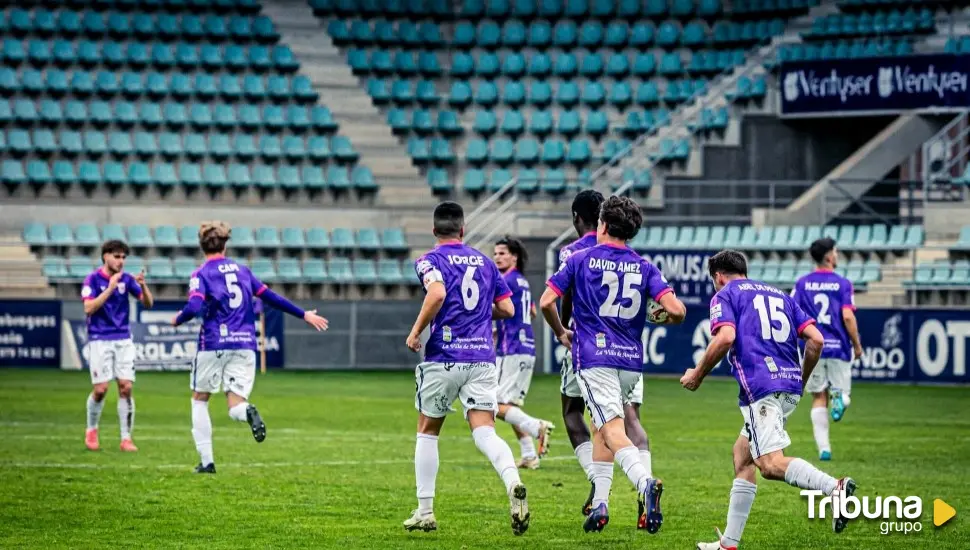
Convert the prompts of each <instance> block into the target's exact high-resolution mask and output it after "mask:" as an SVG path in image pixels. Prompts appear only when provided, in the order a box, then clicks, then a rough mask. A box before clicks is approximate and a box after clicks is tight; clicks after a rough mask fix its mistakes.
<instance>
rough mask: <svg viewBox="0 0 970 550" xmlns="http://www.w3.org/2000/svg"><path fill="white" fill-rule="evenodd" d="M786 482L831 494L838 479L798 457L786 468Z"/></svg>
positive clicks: (801, 487)
mask: <svg viewBox="0 0 970 550" xmlns="http://www.w3.org/2000/svg"><path fill="white" fill-rule="evenodd" d="M785 483H788V484H789V485H794V486H795V487H798V488H800V489H812V490H815V491H822V493H824V494H826V495H830V494H832V491H834V490H835V486H836V485H837V484H838V481H837V480H836V479H835V478H834V477H832V476H830V475H828V474H827V473H825V472H823V471H822V470H819V469H818V468H816V467H815V466H812V465H811V464H809V463H808V462H805V461H804V460H802V459H800V458H796V459H793V460H792V461H791V462H790V463H789V464H788V469H787V470H785Z"/></svg>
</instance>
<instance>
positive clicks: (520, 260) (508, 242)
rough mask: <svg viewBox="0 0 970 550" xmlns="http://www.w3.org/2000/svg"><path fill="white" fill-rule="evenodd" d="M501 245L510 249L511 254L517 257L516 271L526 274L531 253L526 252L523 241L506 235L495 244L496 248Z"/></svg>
mask: <svg viewBox="0 0 970 550" xmlns="http://www.w3.org/2000/svg"><path fill="white" fill-rule="evenodd" d="M499 245H502V246H504V247H506V248H508V249H509V254H511V255H513V256H515V267H516V269H518V270H519V271H521V272H523V273H524V272H525V265H526V263H528V261H529V253H528V252H526V250H525V245H524V244H522V241H520V240H519V239H515V238H513V237H510V236H509V235H505V236H504V237H502V238H501V239H499V240H498V242H496V243H495V246H499Z"/></svg>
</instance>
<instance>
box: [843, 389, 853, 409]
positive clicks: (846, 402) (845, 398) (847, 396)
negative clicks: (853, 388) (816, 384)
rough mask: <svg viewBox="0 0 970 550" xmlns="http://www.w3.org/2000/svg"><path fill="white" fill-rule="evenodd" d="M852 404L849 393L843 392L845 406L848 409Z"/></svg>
mask: <svg viewBox="0 0 970 550" xmlns="http://www.w3.org/2000/svg"><path fill="white" fill-rule="evenodd" d="M851 403H852V399H851V398H849V392H847V391H843V392H842V404H843V405H845V406H846V407H848V406H849V405H850V404H851Z"/></svg>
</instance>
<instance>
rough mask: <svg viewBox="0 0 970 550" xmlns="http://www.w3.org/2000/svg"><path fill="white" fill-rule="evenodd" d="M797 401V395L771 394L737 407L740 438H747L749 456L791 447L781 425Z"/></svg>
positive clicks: (783, 425)
mask: <svg viewBox="0 0 970 550" xmlns="http://www.w3.org/2000/svg"><path fill="white" fill-rule="evenodd" d="M800 398H801V396H800V395H794V394H791V393H785V392H775V393H771V394H768V395H766V396H764V397H762V398H761V399H759V400H757V401H755V402H754V403H751V404H750V405H747V406H743V407H741V416H743V417H744V426H743V427H742V428H741V437H745V438H747V439H748V445H749V446H750V447H751V456H753V457H754V458H758V457H761V456H764V455H766V454H768V453H773V452H775V451H780V450H782V449H784V448H786V447H788V446H789V445H791V437H789V436H788V432H786V431H785V423H786V422H787V421H788V417H789V416H790V415H791V413H793V412H794V411H795V407H797V406H798V400H799V399H800Z"/></svg>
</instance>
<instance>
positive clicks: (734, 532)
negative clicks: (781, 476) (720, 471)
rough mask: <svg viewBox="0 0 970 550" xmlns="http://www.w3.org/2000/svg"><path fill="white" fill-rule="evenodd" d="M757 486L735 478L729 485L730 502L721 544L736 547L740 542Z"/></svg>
mask: <svg viewBox="0 0 970 550" xmlns="http://www.w3.org/2000/svg"><path fill="white" fill-rule="evenodd" d="M757 491H758V486H757V485H755V484H754V483H751V482H750V481H746V480H744V479H735V480H734V484H733V485H731V504H730V505H729V506H728V515H727V525H725V526H724V536H723V537H721V542H722V546H734V547H737V546H738V544H740V543H741V534H742V533H744V524H745V523H747V522H748V515H749V514H750V513H751V506H752V505H753V504H754V495H755V493H756V492H757Z"/></svg>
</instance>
